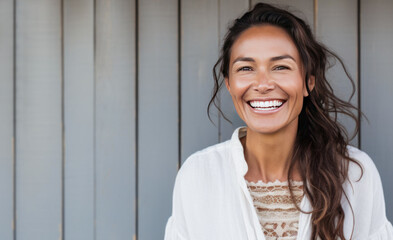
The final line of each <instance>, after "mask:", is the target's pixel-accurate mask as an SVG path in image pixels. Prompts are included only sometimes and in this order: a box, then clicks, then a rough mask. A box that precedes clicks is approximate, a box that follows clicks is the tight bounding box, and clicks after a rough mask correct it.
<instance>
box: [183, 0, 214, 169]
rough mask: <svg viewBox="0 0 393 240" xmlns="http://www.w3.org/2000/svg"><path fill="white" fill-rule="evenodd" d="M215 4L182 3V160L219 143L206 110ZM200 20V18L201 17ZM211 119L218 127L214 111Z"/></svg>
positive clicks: (205, 0)
mask: <svg viewBox="0 0 393 240" xmlns="http://www.w3.org/2000/svg"><path fill="white" fill-rule="evenodd" d="M217 14H218V1H217V0H214V1H213V0H201V1H194V0H184V1H182V3H181V142H182V143H181V159H182V162H184V160H185V159H186V158H187V157H189V156H190V155H191V154H192V153H194V152H196V151H198V150H201V149H202V148H204V147H207V146H210V145H213V144H215V143H217V142H218V140H219V139H218V128H217V127H216V126H214V125H213V124H212V123H211V122H210V121H209V119H208V117H207V114H206V108H207V105H208V102H209V100H210V97H211V92H212V89H213V75H212V68H213V65H214V64H215V62H216V61H217V58H218V47H217V46H218V41H219V40H218V36H219V27H218V26H219V24H218V17H217ZM201 16H203V17H201ZM212 110H213V111H212V119H213V121H214V122H215V124H216V125H218V115H217V111H215V110H214V109H212Z"/></svg>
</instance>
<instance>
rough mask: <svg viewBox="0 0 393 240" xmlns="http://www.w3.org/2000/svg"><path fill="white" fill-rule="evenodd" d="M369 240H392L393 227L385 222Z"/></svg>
mask: <svg viewBox="0 0 393 240" xmlns="http://www.w3.org/2000/svg"><path fill="white" fill-rule="evenodd" d="M368 239H369V240H392V239H393V227H392V224H391V223H390V222H389V221H388V220H386V222H385V224H384V225H383V226H382V227H381V228H380V229H379V230H378V231H377V232H376V233H374V234H372V235H371V236H370V237H369V238H368Z"/></svg>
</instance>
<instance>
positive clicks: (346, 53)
mask: <svg viewBox="0 0 393 240" xmlns="http://www.w3.org/2000/svg"><path fill="white" fill-rule="evenodd" d="M317 16H318V21H317V22H318V25H317V31H316V32H317V38H318V40H320V41H321V42H322V43H324V44H325V45H326V46H327V47H328V48H329V49H331V50H333V51H334V52H335V53H337V54H338V55H339V56H340V57H341V59H342V60H343V61H344V63H345V66H346V67H347V70H348V71H349V73H350V75H351V77H352V78H353V80H354V82H355V87H356V89H357V78H358V76H357V73H358V68H357V60H358V59H357V55H358V52H357V51H358V46H357V36H358V32H357V1H356V0H351V1H339V0H334V1H319V3H318V14H317ZM326 77H327V79H328V81H329V83H330V84H331V85H332V87H333V89H334V93H335V94H336V95H337V96H338V97H340V98H341V99H343V100H345V101H348V100H349V98H350V96H351V94H352V85H351V83H350V81H349V79H348V77H347V76H346V75H345V72H344V69H343V68H342V66H341V65H340V63H339V62H338V61H336V64H335V66H334V67H333V68H331V69H329V70H328V71H327V73H326ZM357 102H358V91H356V92H355V95H354V97H353V98H352V100H351V103H352V104H353V105H355V106H357V105H358V104H357ZM354 113H355V114H356V115H357V111H354ZM338 119H339V121H340V122H341V123H342V124H343V125H344V126H345V128H346V129H347V131H348V133H349V135H353V132H354V130H355V122H354V121H353V120H352V119H350V118H349V117H347V116H344V115H339V118H338ZM352 145H354V146H358V138H357V137H355V138H354V139H353V140H352Z"/></svg>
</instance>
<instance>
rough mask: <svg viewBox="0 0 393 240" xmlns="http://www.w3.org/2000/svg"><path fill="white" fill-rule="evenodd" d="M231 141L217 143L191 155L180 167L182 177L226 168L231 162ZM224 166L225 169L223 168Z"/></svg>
mask: <svg viewBox="0 0 393 240" xmlns="http://www.w3.org/2000/svg"><path fill="white" fill-rule="evenodd" d="M229 145H230V141H225V142H222V143H218V144H215V145H213V146H210V147H207V148H205V149H202V150H200V151H197V152H195V153H193V154H192V155H191V156H189V157H188V158H187V159H186V160H185V162H184V163H183V164H182V166H181V167H180V170H179V173H178V175H180V176H181V177H182V178H184V177H186V176H188V177H191V176H193V175H195V174H197V175H198V177H200V175H201V174H206V173H209V172H212V171H213V172H216V170H217V171H219V170H224V169H225V168H226V167H228V164H229V154H230V147H229ZM223 168H224V169H223Z"/></svg>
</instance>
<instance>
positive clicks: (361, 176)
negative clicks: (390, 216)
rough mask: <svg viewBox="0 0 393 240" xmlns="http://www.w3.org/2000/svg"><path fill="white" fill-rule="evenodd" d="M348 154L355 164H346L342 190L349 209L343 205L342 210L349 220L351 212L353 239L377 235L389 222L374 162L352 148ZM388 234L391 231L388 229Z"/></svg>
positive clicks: (349, 148) (365, 154)
mask: <svg viewBox="0 0 393 240" xmlns="http://www.w3.org/2000/svg"><path fill="white" fill-rule="evenodd" d="M348 154H349V157H350V158H352V159H353V160H355V161H356V162H357V163H358V164H356V163H354V162H351V163H350V164H349V168H348V181H347V182H346V183H345V184H344V190H345V193H346V195H347V197H348V200H349V202H350V206H349V205H347V204H344V205H343V207H344V210H346V214H349V216H350V215H351V213H350V210H349V208H352V209H353V213H354V218H355V229H354V230H355V231H354V234H355V235H354V239H358V238H359V237H360V236H361V235H364V236H370V235H372V234H378V232H380V231H382V230H381V229H383V227H385V226H388V225H389V222H388V220H387V218H386V210H385V199H384V193H383V187H382V182H381V178H380V175H379V172H378V169H377V168H376V166H375V164H374V162H373V160H372V159H371V158H370V156H369V155H368V154H367V153H365V152H363V151H361V150H359V149H357V148H356V147H352V146H349V147H348ZM348 219H350V218H348ZM348 219H347V221H349V220H348ZM350 225H351V224H350ZM389 231H392V229H390V228H389ZM355 236H358V238H357V237H355ZM359 239H361V238H359ZM381 239H385V238H381ZM386 239H387V238H386Z"/></svg>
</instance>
